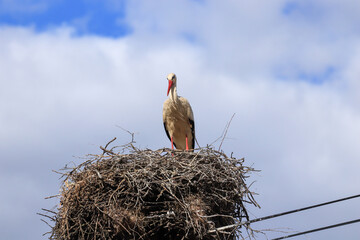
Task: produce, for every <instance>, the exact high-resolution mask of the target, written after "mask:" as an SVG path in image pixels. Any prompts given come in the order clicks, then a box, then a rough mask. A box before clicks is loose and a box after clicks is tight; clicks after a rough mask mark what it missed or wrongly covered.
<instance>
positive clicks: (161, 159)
mask: <svg viewBox="0 0 360 240" xmlns="http://www.w3.org/2000/svg"><path fill="white" fill-rule="evenodd" d="M129 146H130V150H129ZM129 146H128V147H127V148H126V151H127V153H126V154H125V153H124V149H122V152H121V153H114V152H113V150H111V151H110V150H106V149H104V148H103V150H104V154H102V155H89V156H88V160H87V161H85V162H84V163H82V164H80V165H79V166H77V167H75V168H73V169H71V170H68V171H67V172H65V173H64V176H66V178H65V180H64V182H63V185H62V188H61V191H60V205H59V207H58V212H53V214H54V216H53V217H51V218H52V219H53V220H54V221H55V226H54V227H52V231H51V236H50V239H56V240H63V239H74V240H75V239H76V240H77V239H235V238H236V237H241V238H243V235H242V234H243V231H242V230H243V229H245V230H247V229H248V227H249V226H248V225H247V224H243V222H246V221H248V220H249V219H248V214H247V211H246V209H245V206H244V204H247V205H249V204H250V205H255V206H258V205H257V203H256V202H255V200H254V199H253V196H252V193H251V192H250V191H249V189H248V187H247V185H246V184H245V178H247V177H248V174H249V172H251V171H253V169H251V168H249V167H245V166H243V162H244V159H236V158H233V157H228V156H226V155H225V154H224V153H223V152H219V151H215V150H213V149H211V148H201V149H199V150H198V151H197V152H183V151H173V150H170V149H160V150H157V151H152V150H139V149H137V148H135V147H133V145H132V144H130V145H129ZM247 234H248V233H247Z"/></svg>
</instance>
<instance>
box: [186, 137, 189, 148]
mask: <svg viewBox="0 0 360 240" xmlns="http://www.w3.org/2000/svg"><path fill="white" fill-rule="evenodd" d="M186 150H189V144H188V137H187V135H186Z"/></svg>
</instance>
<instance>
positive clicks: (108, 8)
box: [0, 0, 131, 37]
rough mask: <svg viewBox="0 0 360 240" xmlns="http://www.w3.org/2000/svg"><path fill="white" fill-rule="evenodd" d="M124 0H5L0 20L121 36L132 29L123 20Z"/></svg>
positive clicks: (12, 23) (14, 23)
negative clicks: (114, 2) (68, 27)
mask: <svg viewBox="0 0 360 240" xmlns="http://www.w3.org/2000/svg"><path fill="white" fill-rule="evenodd" d="M125 4H126V2H125V1H116V4H112V3H111V1H98V0H90V1H89V0H80V1H70V0H63V1H62V0H56V1H2V2H1V6H2V9H3V10H2V11H1V12H0V22H1V23H2V24H3V25H12V26H32V27H34V28H35V29H36V31H39V32H43V31H47V30H49V29H50V28H55V27H58V26H62V25H69V26H73V27H74V28H75V34H76V35H80V36H83V35H88V34H92V35H100V36H106V37H122V36H125V35H127V34H130V33H131V28H130V26H128V25H126V24H125V23H122V20H123V19H124V17H125Z"/></svg>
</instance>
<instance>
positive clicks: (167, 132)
mask: <svg viewBox="0 0 360 240" xmlns="http://www.w3.org/2000/svg"><path fill="white" fill-rule="evenodd" d="M164 128H165V132H166V136H168V138H169V140H170V142H171V137H170V134H169V131H168V130H167V129H166V122H164ZM173 144H174V146H175V147H176V145H175V143H174V142H173Z"/></svg>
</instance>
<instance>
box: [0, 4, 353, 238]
mask: <svg viewBox="0 0 360 240" xmlns="http://www.w3.org/2000/svg"><path fill="white" fill-rule="evenodd" d="M359 23H360V2H359V1H356V0H343V1H337V0H317V1H311V0H274V1H264V0H263V1H260V0H238V1H234V0H226V1H217V0H178V1H176V0H174V1H167V0H158V1H146V0H132V1H126V0H78V1H70V0H54V1H47V0H0V81H1V88H0V110H1V111H0V149H1V159H0V163H1V165H2V167H1V168H0V189H1V190H2V194H1V200H0V203H1V204H0V213H1V214H0V226H1V228H0V233H1V236H2V238H3V239H10V240H15V239H16V240H17V239H30V240H32V239H34V240H35V239H46V237H42V234H43V233H44V232H46V231H48V230H49V228H48V227H47V226H46V225H45V224H44V223H42V222H41V221H40V216H38V215H36V213H37V212H39V211H40V209H41V208H48V209H54V208H55V207H56V204H57V201H56V200H44V198H45V197H47V196H50V195H55V194H57V193H58V190H59V187H60V184H61V180H59V176H58V175H57V174H55V173H53V172H52V170H58V169H60V168H62V167H64V166H65V165H66V164H71V162H75V163H77V164H78V163H80V162H81V161H82V159H79V157H82V156H84V155H86V154H89V153H100V150H99V146H100V145H105V144H106V143H107V142H108V141H109V140H111V139H112V138H113V137H117V139H118V140H117V142H116V144H118V145H120V144H124V143H127V142H128V141H129V140H130V139H131V138H130V136H129V134H127V133H126V132H124V131H123V130H122V129H121V128H120V127H122V128H125V129H127V130H129V131H131V132H134V133H135V140H136V142H137V146H138V147H140V148H151V149H158V148H162V147H169V146H170V143H169V141H168V139H167V137H166V134H165V132H164V130H163V125H162V113H161V111H162V103H163V101H164V100H165V99H166V90H167V81H166V75H167V74H168V73H170V72H175V73H176V74H177V76H178V93H179V94H180V95H183V96H185V97H187V98H188V99H189V101H190V103H191V104H192V107H193V111H194V115H195V122H196V133H197V139H198V142H199V144H200V145H201V146H205V145H206V144H210V143H212V142H213V141H214V140H216V139H217V138H218V137H219V136H220V135H221V134H222V132H223V129H224V126H225V125H226V123H227V122H228V121H229V120H230V118H231V116H232V115H233V114H234V113H235V117H234V118H233V120H232V123H231V126H230V128H229V131H228V134H227V138H226V140H225V142H224V143H223V146H222V148H223V150H224V151H225V152H226V153H229V154H230V153H231V152H234V155H235V156H236V157H239V158H240V157H245V159H246V165H248V166H253V167H254V168H256V169H259V170H261V172H259V173H255V174H253V175H252V176H251V178H250V179H249V181H248V182H249V183H251V182H253V181H255V183H254V184H253V186H252V189H253V191H255V192H257V193H258V195H257V196H256V199H257V201H258V202H259V204H260V205H261V207H262V208H261V209H256V208H254V207H249V211H250V213H251V217H252V218H256V217H261V216H265V215H269V214H273V213H278V212H282V211H286V210H291V209H295V208H300V207H304V206H308V205H311V204H316V203H321V202H324V201H329V200H334V199H337V198H342V197H346V196H350V195H355V194H359V193H360V189H359V183H360V174H359V168H360V145H359V144H360V94H359V91H360V68H359V64H360V25H359ZM119 126H120V127H119ZM214 145H215V146H216V147H218V146H219V142H217V143H215V144H214ZM359 205H360V202H359V200H358V199H355V200H350V201H347V202H343V203H338V204H334V205H331V206H327V207H323V208H319V209H316V210H310V211H308V212H302V213H299V214H293V215H291V216H287V217H282V218H278V219H274V220H268V221H263V222H260V223H256V224H253V228H255V229H258V230H266V229H273V230H278V231H285V232H287V233H294V232H297V231H305V230H309V229H312V228H317V227H322V226H325V225H331V224H336V223H340V222H344V221H349V220H353V219H358V218H359V215H360V208H359ZM278 231H270V232H266V234H267V235H266V236H265V235H262V234H258V235H257V236H258V239H266V238H267V237H268V238H269V239H271V238H273V237H278V236H282V235H284V234H286V233H281V232H278ZM359 236H360V227H359V224H353V225H348V226H344V227H341V228H336V229H332V230H328V231H323V232H318V233H314V234H309V235H307V236H301V237H299V238H298V239H317V240H319V239H324V240H325V239H357V238H359Z"/></svg>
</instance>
